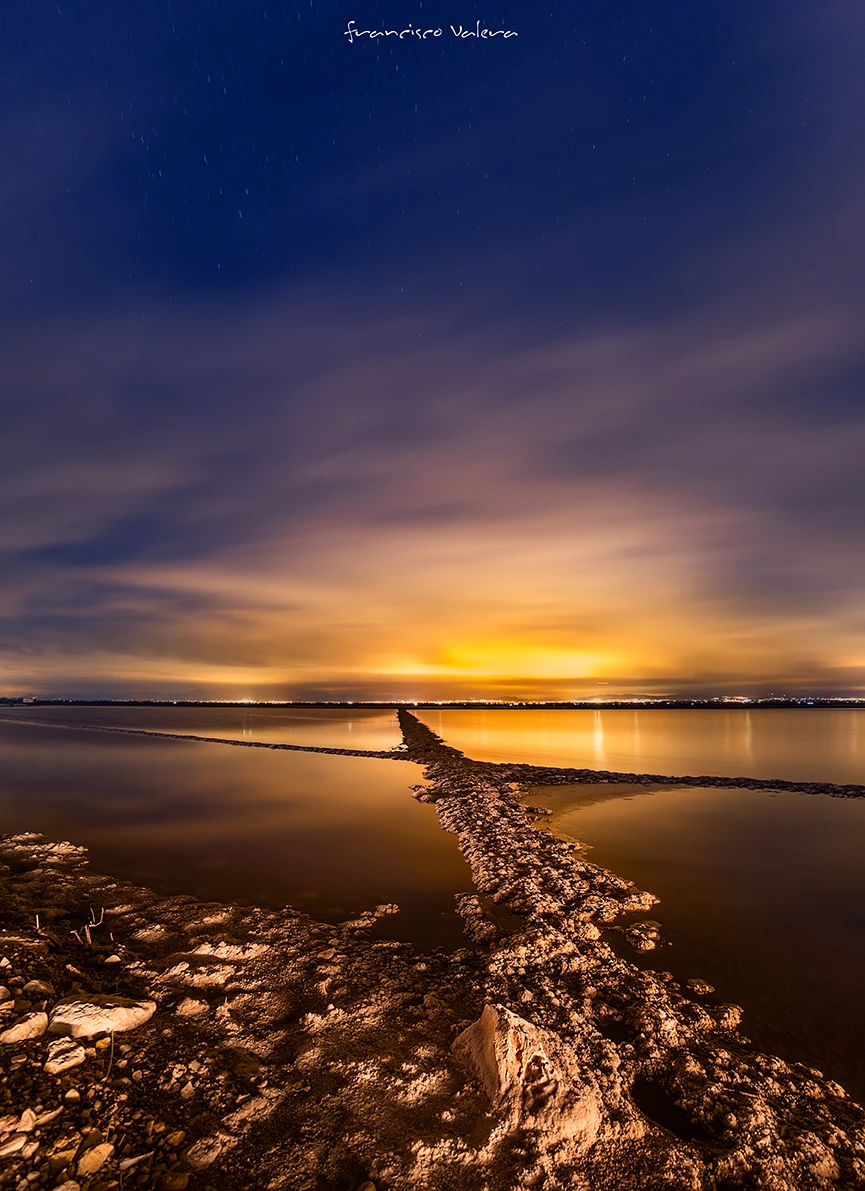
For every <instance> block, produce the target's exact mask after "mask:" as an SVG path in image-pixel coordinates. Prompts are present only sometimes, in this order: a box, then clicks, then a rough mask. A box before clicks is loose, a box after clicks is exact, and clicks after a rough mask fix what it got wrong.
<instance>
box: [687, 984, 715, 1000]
mask: <svg viewBox="0 0 865 1191" xmlns="http://www.w3.org/2000/svg"><path fill="white" fill-rule="evenodd" d="M686 987H687V988H688V989H689V990H690V992H692V993H696V994H697V996H698V997H707V996H708V995H709V993H713V992H714V991H715V989H714V988H713V987H712V985H711V984H707V983H706V981H705V980H689V981H688V982H687V985H686Z"/></svg>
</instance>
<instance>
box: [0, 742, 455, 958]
mask: <svg viewBox="0 0 865 1191" xmlns="http://www.w3.org/2000/svg"><path fill="white" fill-rule="evenodd" d="M418 778H419V771H418V769H417V768H416V766H414V765H411V764H409V763H408V762H396V761H383V760H375V759H370V760H368V759H366V758H353V757H332V756H326V755H321V754H305V753H278V752H267V751H265V750H261V751H259V750H255V749H232V748H226V747H225V746H221V745H207V744H195V743H191V742H184V741H170V740H160V739H158V738H156V739H153V740H148V739H147V738H144V737H138V738H136V737H123V736H111V735H101V734H99V733H95V732H94V733H90V732H76V731H74V730H69V729H60V728H42V727H26V726H24V725H12V724H2V725H0V831H4V832H10V833H13V832H21V831H41V832H43V833H44V834H45V835H46V836H47V837H48V838H49V839H69V840H72V841H73V842H74V843H77V844H84V845H86V846H87V847H88V848H90V850H91V857H90V861H91V865H92V867H93V868H94V870H95V871H97V872H99V871H105V872H108V873H111V874H112V875H115V876H118V877H123V878H127V879H132V880H136V881H140V882H143V883H146V884H148V885H149V886H151V887H155V888H157V889H160V890H162V891H164V892H170V893H187V894H193V895H194V896H196V897H201V898H204V899H214V900H222V901H237V902H243V903H246V904H257V905H270V906H283V905H286V904H290V905H294V906H297V907H298V908H302V909H306V910H308V911H309V912H310V913H311V914H313V915H314V916H315V917H318V918H324V919H326V920H330V921H336V920H338V919H340V918H342V919H345V918H347V917H350V916H352V915H353V914H355V913H356V912H358V911H359V910H361V909H364V908H371V907H373V906H375V905H376V904H378V903H380V902H397V903H398V904H399V905H400V906H401V907H402V911H401V913H399V914H397V915H393V916H392V917H389V918H387V919H385V920H384V923H383V924H382V927H381V928H380V931H379V933H383V934H387V935H389V936H390V937H394V938H400V939H406V940H409V941H413V942H416V943H419V944H421V945H424V946H427V945H439V944H440V945H456V946H464V945H465V941H466V940H465V936H464V935H463V934H462V932H461V921H460V919H459V917H458V916H457V915H456V914H455V913H454V900H453V899H454V894H456V893H459V892H465V891H467V890H470V889H471V888H472V884H471V875H470V872H469V869H468V866H467V865H466V863H465V861H464V860H463V858H462V856H461V855H460V852H459V850H458V848H457V844H456V840H455V838H454V837H453V836H452V835H449V834H447V833H446V832H444V831H442V830H441V828H440V827H439V823H438V819H437V817H436V815H435V812H434V811H433V809H432V808H431V807H429V806H426V805H424V804H422V803H418V802H416V801H415V800H414V799H413V798H412V796H411V792H410V790H409V788H408V787H409V785H410V784H411V783H413V782H417V781H418Z"/></svg>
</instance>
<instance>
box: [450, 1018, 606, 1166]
mask: <svg viewBox="0 0 865 1191" xmlns="http://www.w3.org/2000/svg"><path fill="white" fill-rule="evenodd" d="M453 1050H454V1053H455V1054H456V1055H457V1056H458V1057H460V1058H462V1059H463V1060H464V1061H465V1062H467V1063H468V1065H469V1066H470V1067H472V1068H473V1069H474V1072H475V1074H476V1075H477V1076H478V1078H479V1079H480V1082H481V1084H482V1086H483V1088H484V1090H485V1091H486V1093H487V1095H488V1096H489V1098H490V1101H491V1103H492V1106H493V1108H494V1110H495V1111H496V1112H497V1113H499V1114H500V1115H501V1116H502V1118H503V1119H504V1120H505V1121H506V1122H507V1123H508V1125H509V1127H510V1128H512V1129H518V1128H522V1129H526V1130H534V1131H537V1132H539V1133H543V1134H544V1136H545V1137H546V1139H548V1140H549V1141H550V1142H556V1141H562V1140H564V1139H568V1140H569V1141H570V1142H571V1144H572V1145H576V1146H577V1148H578V1149H580V1150H582V1149H586V1148H588V1147H589V1146H590V1145H591V1144H592V1143H593V1142H594V1140H595V1138H596V1137H597V1135H598V1132H599V1130H600V1127H601V1119H602V1118H601V1095H600V1089H599V1088H598V1085H597V1082H596V1081H595V1078H594V1076H593V1075H592V1073H591V1071H590V1070H588V1068H587V1066H586V1065H585V1064H583V1063H582V1062H581V1061H580V1059H579V1058H578V1056H577V1054H576V1052H575V1051H574V1049H573V1048H572V1047H571V1046H569V1045H568V1044H567V1043H566V1042H565V1041H564V1040H563V1039H562V1038H560V1037H559V1036H558V1034H555V1033H553V1032H552V1031H551V1030H545V1029H542V1028H541V1027H539V1026H535V1025H533V1024H532V1023H531V1022H529V1021H526V1020H525V1018H522V1017H519V1016H518V1015H517V1014H516V1013H512V1012H511V1011H510V1010H509V1009H506V1008H505V1007H504V1006H503V1005H487V1006H486V1008H485V1009H484V1011H483V1013H482V1014H481V1016H480V1018H479V1019H478V1020H477V1021H476V1022H473V1023H472V1025H470V1026H469V1027H468V1028H467V1029H465V1030H463V1032H462V1033H461V1034H460V1035H459V1036H458V1037H457V1039H456V1041H455V1042H454V1044H453Z"/></svg>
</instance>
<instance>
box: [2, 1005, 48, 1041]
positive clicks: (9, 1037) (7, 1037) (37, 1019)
mask: <svg viewBox="0 0 865 1191" xmlns="http://www.w3.org/2000/svg"><path fill="white" fill-rule="evenodd" d="M47 1029H48V1014H47V1013H25V1014H24V1016H23V1017H21V1018H19V1019H18V1021H16V1022H15V1024H14V1025H13V1026H9V1028H8V1029H6V1030H4V1031H3V1032H2V1034H0V1043H5V1044H6V1045H7V1046H10V1045H11V1044H12V1043H14V1042H27V1041H29V1040H30V1039H31V1038H41V1037H42V1035H43V1034H44V1033H45V1031H46V1030H47Z"/></svg>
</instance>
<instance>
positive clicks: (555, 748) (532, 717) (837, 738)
mask: <svg viewBox="0 0 865 1191" xmlns="http://www.w3.org/2000/svg"><path fill="white" fill-rule="evenodd" d="M417 714H418V716H419V718H420V719H422V720H423V721H424V723H426V724H428V725H429V726H430V727H431V728H432V729H433V731H435V732H438V733H439V735H441V736H443V737H444V738H445V740H446V741H447V743H448V744H451V745H453V746H454V747H455V748H458V749H461V750H462V751H463V752H464V753H466V754H467V755H468V756H470V757H475V758H477V759H478V760H483V761H527V762H531V763H534V764H536V765H566V766H573V767H575V768H586V769H607V770H612V771H614V772H621V773H657V774H669V775H671V776H673V775H686V774H690V775H696V776H699V775H701V774H704V775H709V776H720V777H740V776H743V777H779V778H789V779H791V780H793V781H797V780H801V781H826V782H838V783H842V784H843V783H847V782H853V783H860V784H865V710H861V709H856V708H811V709H808V708H801V709H793V708H758V709H744V708H729V709H727V708H725V709H720V708H719V709H718V710H715V709H714V708H713V709H707V710H703V709H700V710H692V711H688V710H678V711H668V710H660V709H657V710H655V709H641V710H631V709H626V708H621V709H619V708H616V709H611V710H591V709H582V708H581V709H574V710H572V711H570V710H552V711H550V710H542V709H538V710H523V709H519V708H515V709H498V708H497V709H494V710H480V709H479V710H462V709H460V710H431V711H422V710H419V711H418V712H417Z"/></svg>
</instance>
